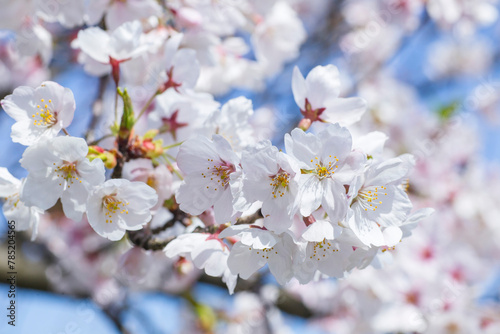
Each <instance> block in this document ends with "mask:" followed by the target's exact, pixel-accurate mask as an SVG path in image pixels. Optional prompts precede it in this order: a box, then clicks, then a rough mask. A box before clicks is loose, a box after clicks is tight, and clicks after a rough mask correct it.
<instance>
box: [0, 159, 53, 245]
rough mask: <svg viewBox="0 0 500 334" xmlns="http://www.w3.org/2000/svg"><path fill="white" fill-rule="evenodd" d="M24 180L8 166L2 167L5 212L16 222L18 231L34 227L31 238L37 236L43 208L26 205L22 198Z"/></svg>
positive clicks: (0, 185)
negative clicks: (11, 171)
mask: <svg viewBox="0 0 500 334" xmlns="http://www.w3.org/2000/svg"><path fill="white" fill-rule="evenodd" d="M23 182H24V180H18V179H17V178H15V177H14V176H12V174H10V173H9V171H8V170H7V168H4V167H0V198H1V199H2V200H3V201H4V203H3V207H2V208H3V214H4V216H5V219H7V220H8V221H11V220H12V221H14V222H15V229H16V231H25V230H28V229H30V228H31V229H32V234H31V240H34V239H35V238H36V235H37V233H38V223H39V222H40V214H42V213H43V210H41V209H39V208H37V207H35V206H26V205H25V204H24V202H22V201H21V199H20V193H21V189H22V187H23Z"/></svg>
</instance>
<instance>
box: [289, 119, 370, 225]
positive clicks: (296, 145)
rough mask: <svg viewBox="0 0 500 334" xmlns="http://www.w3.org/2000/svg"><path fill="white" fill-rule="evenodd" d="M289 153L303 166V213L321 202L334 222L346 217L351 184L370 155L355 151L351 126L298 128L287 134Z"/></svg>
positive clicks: (300, 197)
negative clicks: (315, 130)
mask: <svg viewBox="0 0 500 334" xmlns="http://www.w3.org/2000/svg"><path fill="white" fill-rule="evenodd" d="M285 147H286V152H287V154H289V155H291V156H293V157H294V158H295V159H296V160H297V161H298V163H299V167H300V168H301V170H302V174H301V177H300V179H299V193H298V196H297V201H298V205H299V206H300V207H299V209H300V213H301V214H302V215H303V216H309V215H311V213H313V212H314V211H315V210H317V209H318V208H319V207H320V206H322V207H323V209H324V210H325V211H326V213H327V214H328V216H329V219H330V220H331V221H332V222H338V221H341V220H343V219H344V217H345V215H346V213H347V206H348V200H347V196H346V189H345V187H344V185H348V184H349V183H350V182H351V181H352V180H353V179H354V177H355V176H356V175H358V174H359V173H360V172H361V170H362V169H363V167H364V163H365V161H366V156H365V155H364V154H362V153H360V152H356V151H351V149H352V138H351V134H350V133H349V130H347V129H346V128H344V127H341V126H339V125H338V124H331V125H329V126H328V127H327V128H326V129H325V130H323V131H321V132H320V133H319V134H318V135H314V134H312V133H305V132H304V131H302V130H300V129H294V130H293V131H292V133H291V135H289V134H286V135H285Z"/></svg>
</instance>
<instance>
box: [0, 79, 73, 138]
mask: <svg viewBox="0 0 500 334" xmlns="http://www.w3.org/2000/svg"><path fill="white" fill-rule="evenodd" d="M0 103H1V105H2V107H3V109H4V110H5V112H6V113H7V114H8V115H9V116H10V117H12V118H14V119H15V120H16V123H15V124H14V125H13V126H12V134H11V136H12V141H14V142H18V143H20V144H23V145H27V146H29V145H32V144H34V143H36V142H37V141H38V140H40V139H41V138H53V137H55V136H56V135H57V134H58V133H59V131H61V129H63V128H65V127H67V126H68V125H70V124H71V121H72V120H73V114H74V112H75V108H76V106H75V99H74V97H73V93H72V92H71V90H70V89H69V88H64V87H62V86H61V85H59V84H57V83H55V82H52V81H46V82H43V83H42V84H41V85H40V86H39V87H37V88H35V89H33V88H31V87H27V86H21V87H18V88H16V89H15V90H14V92H13V94H12V95H8V96H7V97H5V99H3V100H2V101H1V102H0Z"/></svg>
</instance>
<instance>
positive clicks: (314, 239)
mask: <svg viewBox="0 0 500 334" xmlns="http://www.w3.org/2000/svg"><path fill="white" fill-rule="evenodd" d="M341 233H342V228H340V227H339V226H338V225H336V226H335V225H332V223H330V222H329V221H327V220H317V221H315V222H314V223H312V224H311V225H309V226H308V227H307V228H306V229H305V230H304V232H303V233H302V237H301V243H299V245H300V247H301V251H302V252H301V255H302V256H300V257H299V256H297V257H295V258H294V260H295V261H294V273H295V277H296V278H297V279H298V281H299V282H300V283H301V284H306V283H309V282H310V281H311V280H312V279H313V278H314V276H315V273H316V271H319V272H320V273H322V274H324V275H327V276H330V277H343V276H344V272H345V271H346V268H347V266H348V263H349V262H348V261H349V257H350V256H351V254H352V252H353V250H352V245H350V244H347V243H342V242H339V241H337V239H338V237H339V236H340V234H341Z"/></svg>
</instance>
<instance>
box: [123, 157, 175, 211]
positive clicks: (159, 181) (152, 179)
mask: <svg viewBox="0 0 500 334" xmlns="http://www.w3.org/2000/svg"><path fill="white" fill-rule="evenodd" d="M122 175H123V178H124V179H127V180H129V181H141V182H144V183H146V184H147V185H148V186H150V187H151V188H153V189H154V190H156V193H157V194H158V203H157V204H156V206H155V207H154V210H157V209H159V208H160V207H161V206H162V205H163V203H164V202H165V200H167V199H169V198H170V197H171V196H172V195H173V189H172V182H173V178H172V173H171V172H170V171H169V170H168V168H167V166H165V165H158V166H156V167H155V166H153V163H152V161H151V160H150V159H136V160H132V161H129V162H127V163H126V164H125V165H124V166H123V171H122Z"/></svg>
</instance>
